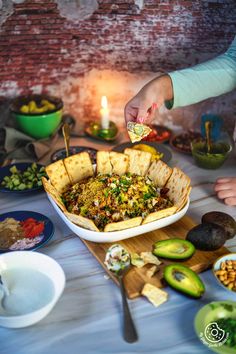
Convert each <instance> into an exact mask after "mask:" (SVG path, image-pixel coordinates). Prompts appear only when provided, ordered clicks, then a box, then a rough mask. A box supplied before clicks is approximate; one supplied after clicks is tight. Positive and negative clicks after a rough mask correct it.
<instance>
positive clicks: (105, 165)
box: [97, 151, 112, 175]
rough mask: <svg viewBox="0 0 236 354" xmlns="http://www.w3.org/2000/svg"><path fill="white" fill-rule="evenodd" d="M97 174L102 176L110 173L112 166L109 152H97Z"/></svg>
mask: <svg viewBox="0 0 236 354" xmlns="http://www.w3.org/2000/svg"><path fill="white" fill-rule="evenodd" d="M97 173H98V174H99V173H101V174H102V175H106V174H111V173H112V165H111V161H110V152H109V151H98V152H97Z"/></svg>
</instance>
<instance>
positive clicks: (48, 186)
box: [42, 177, 66, 212]
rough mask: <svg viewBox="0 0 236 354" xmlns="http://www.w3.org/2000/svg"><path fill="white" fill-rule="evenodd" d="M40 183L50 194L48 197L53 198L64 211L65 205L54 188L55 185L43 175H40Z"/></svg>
mask: <svg viewBox="0 0 236 354" xmlns="http://www.w3.org/2000/svg"><path fill="white" fill-rule="evenodd" d="M42 183H43V187H44V189H45V191H46V192H47V193H48V194H49V195H50V197H51V198H52V199H53V200H54V202H55V203H56V204H57V205H58V206H59V208H60V209H61V210H62V211H64V212H65V211H66V207H65V205H64V204H63V202H62V199H61V197H60V194H59V193H58V191H57V190H56V188H55V187H53V185H52V184H51V183H49V182H48V180H47V179H46V178H45V177H42Z"/></svg>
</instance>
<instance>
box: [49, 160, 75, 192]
mask: <svg viewBox="0 0 236 354" xmlns="http://www.w3.org/2000/svg"><path fill="white" fill-rule="evenodd" d="M45 170H46V172H47V175H48V177H49V179H50V182H51V184H52V185H53V186H54V187H55V188H56V190H57V191H58V192H59V193H62V192H64V191H66V190H67V189H68V188H69V187H70V185H71V181H70V178H69V176H68V173H67V171H66V168H65V165H64V162H63V160H59V161H56V162H54V163H51V164H50V165H48V166H46V167H45Z"/></svg>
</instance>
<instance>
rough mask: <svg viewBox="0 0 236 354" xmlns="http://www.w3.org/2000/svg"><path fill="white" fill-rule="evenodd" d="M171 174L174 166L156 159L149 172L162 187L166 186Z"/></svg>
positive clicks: (154, 181) (149, 175)
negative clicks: (171, 166)
mask: <svg viewBox="0 0 236 354" xmlns="http://www.w3.org/2000/svg"><path fill="white" fill-rule="evenodd" d="M171 174H172V168H170V167H169V166H167V164H166V163H165V162H163V161H161V160H158V161H157V160H154V161H153V162H152V164H151V166H150V167H149V169H148V172H147V176H148V177H149V178H150V179H151V180H152V181H153V183H154V184H155V185H156V186H158V187H160V188H162V187H164V185H165V184H166V183H167V181H168V179H169V178H170V176H171Z"/></svg>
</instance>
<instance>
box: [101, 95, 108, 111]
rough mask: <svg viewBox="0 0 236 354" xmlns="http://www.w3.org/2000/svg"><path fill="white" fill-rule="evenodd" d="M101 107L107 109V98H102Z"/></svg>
mask: <svg viewBox="0 0 236 354" xmlns="http://www.w3.org/2000/svg"><path fill="white" fill-rule="evenodd" d="M101 106H102V108H107V97H106V96H102V99H101Z"/></svg>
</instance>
